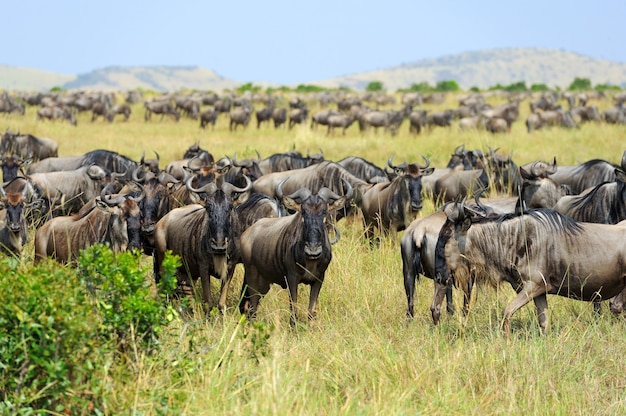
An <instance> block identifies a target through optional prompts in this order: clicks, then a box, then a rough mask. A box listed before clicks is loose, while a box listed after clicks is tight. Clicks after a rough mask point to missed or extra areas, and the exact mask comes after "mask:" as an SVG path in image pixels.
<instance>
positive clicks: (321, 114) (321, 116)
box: [311, 110, 343, 129]
mask: <svg viewBox="0 0 626 416" xmlns="http://www.w3.org/2000/svg"><path fill="white" fill-rule="evenodd" d="M338 114H343V113H340V112H339V111H336V110H321V111H318V112H317V113H315V114H313V115H312V116H311V128H312V129H314V128H317V126H318V125H321V126H328V117H329V116H331V115H338Z"/></svg>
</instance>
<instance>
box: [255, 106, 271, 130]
mask: <svg viewBox="0 0 626 416" xmlns="http://www.w3.org/2000/svg"><path fill="white" fill-rule="evenodd" d="M273 112H274V108H273V107H263V108H260V109H258V110H256V113H255V114H256V128H257V129H260V128H261V123H263V122H265V121H267V123H268V124H269V122H270V120H271V119H272V113H273Z"/></svg>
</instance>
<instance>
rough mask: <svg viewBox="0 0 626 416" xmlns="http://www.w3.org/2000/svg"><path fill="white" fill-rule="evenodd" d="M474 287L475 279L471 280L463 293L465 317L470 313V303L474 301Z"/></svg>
mask: <svg viewBox="0 0 626 416" xmlns="http://www.w3.org/2000/svg"><path fill="white" fill-rule="evenodd" d="M473 287H474V279H472V278H470V279H469V280H468V282H467V287H466V288H465V290H464V291H463V316H467V314H468V313H469V306H470V301H471V300H472V288H473Z"/></svg>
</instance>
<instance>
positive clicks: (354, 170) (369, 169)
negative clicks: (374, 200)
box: [337, 156, 390, 183]
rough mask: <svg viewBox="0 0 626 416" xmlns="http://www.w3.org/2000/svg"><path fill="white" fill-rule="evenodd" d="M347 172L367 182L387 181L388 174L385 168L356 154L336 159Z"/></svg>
mask: <svg viewBox="0 0 626 416" xmlns="http://www.w3.org/2000/svg"><path fill="white" fill-rule="evenodd" d="M337 164H338V165H340V166H343V167H344V168H345V169H346V170H347V171H348V172H350V173H351V174H353V175H354V176H356V177H357V178H361V179H363V180H364V181H366V182H369V183H379V182H389V181H390V179H389V175H388V173H387V172H385V170H383V169H382V168H380V167H378V166H376V165H375V164H373V163H372V162H370V161H367V160H365V159H363V158H362V157H357V156H348V157H346V158H343V159H341V160H339V161H337Z"/></svg>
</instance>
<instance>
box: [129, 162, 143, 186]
mask: <svg viewBox="0 0 626 416" xmlns="http://www.w3.org/2000/svg"><path fill="white" fill-rule="evenodd" d="M142 172H143V166H139V167H137V169H135V170H134V171H133V174H132V175H131V179H132V180H133V181H135V182H137V183H139V182H143V181H144V180H146V173H145V172H143V175H141V177H140V176H139V174H140V173H142Z"/></svg>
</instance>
